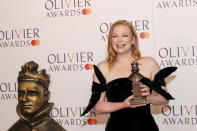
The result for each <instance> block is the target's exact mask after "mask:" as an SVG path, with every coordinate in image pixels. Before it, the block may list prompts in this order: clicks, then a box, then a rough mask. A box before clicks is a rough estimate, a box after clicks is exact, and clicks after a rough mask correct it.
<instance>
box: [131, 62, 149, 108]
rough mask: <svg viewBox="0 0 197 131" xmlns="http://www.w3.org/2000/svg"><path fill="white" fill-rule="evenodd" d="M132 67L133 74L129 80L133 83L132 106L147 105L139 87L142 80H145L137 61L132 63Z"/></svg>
mask: <svg viewBox="0 0 197 131" xmlns="http://www.w3.org/2000/svg"><path fill="white" fill-rule="evenodd" d="M131 66H132V73H131V75H130V76H129V77H128V78H129V80H131V81H132V92H133V95H134V98H133V99H131V100H130V104H131V105H139V104H145V103H146V97H144V96H142V93H141V91H140V86H139V84H140V80H141V79H142V78H143V75H141V74H140V73H139V67H138V63H137V61H134V62H133V63H131Z"/></svg>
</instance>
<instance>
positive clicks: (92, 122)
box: [88, 118, 98, 125]
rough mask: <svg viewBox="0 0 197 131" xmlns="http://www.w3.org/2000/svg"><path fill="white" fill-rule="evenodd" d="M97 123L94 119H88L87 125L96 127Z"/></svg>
mask: <svg viewBox="0 0 197 131" xmlns="http://www.w3.org/2000/svg"><path fill="white" fill-rule="evenodd" d="M97 123H98V122H97V120H96V119H95V118H89V119H88V124H89V125H96V124H97Z"/></svg>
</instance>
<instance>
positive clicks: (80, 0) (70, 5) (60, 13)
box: [44, 0, 92, 19]
mask: <svg viewBox="0 0 197 131" xmlns="http://www.w3.org/2000/svg"><path fill="white" fill-rule="evenodd" d="M91 6H92V0H45V3H44V8H45V10H46V15H45V18H48V19H50V18H60V17H61V18H62V17H74V16H86V15H90V14H91V13H92V10H91Z"/></svg>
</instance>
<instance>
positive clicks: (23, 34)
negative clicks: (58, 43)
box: [0, 28, 40, 48]
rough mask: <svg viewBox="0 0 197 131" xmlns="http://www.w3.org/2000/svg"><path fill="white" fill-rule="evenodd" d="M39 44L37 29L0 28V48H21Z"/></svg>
mask: <svg viewBox="0 0 197 131" xmlns="http://www.w3.org/2000/svg"><path fill="white" fill-rule="evenodd" d="M38 45H40V40H39V29H38V28H24V29H11V30H0V48H21V47H32V46H38Z"/></svg>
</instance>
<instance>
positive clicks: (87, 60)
mask: <svg viewBox="0 0 197 131" xmlns="http://www.w3.org/2000/svg"><path fill="white" fill-rule="evenodd" d="M47 62H48V63H49V67H48V71H49V72H58V71H67V72H70V71H84V70H92V69H93V65H92V64H91V63H93V62H94V53H93V52H91V51H88V52H66V53H51V54H49V55H48V56H47Z"/></svg>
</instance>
